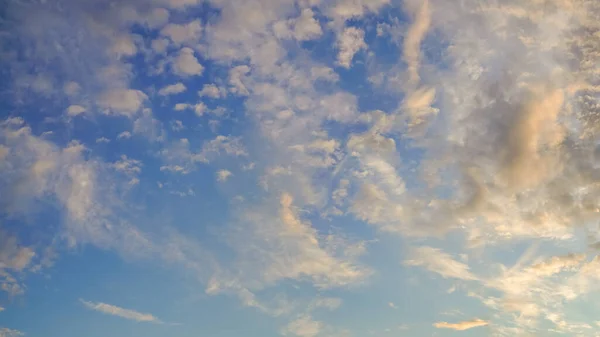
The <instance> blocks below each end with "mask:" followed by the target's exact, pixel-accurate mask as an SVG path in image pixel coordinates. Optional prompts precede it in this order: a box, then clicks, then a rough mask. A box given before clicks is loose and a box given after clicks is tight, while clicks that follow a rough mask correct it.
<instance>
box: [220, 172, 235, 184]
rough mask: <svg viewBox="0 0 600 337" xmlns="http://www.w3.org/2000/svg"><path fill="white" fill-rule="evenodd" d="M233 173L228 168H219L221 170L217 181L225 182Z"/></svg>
mask: <svg viewBox="0 0 600 337" xmlns="http://www.w3.org/2000/svg"><path fill="white" fill-rule="evenodd" d="M232 175H233V173H231V171H228V170H219V171H217V181H219V182H225V181H227V179H229V177H231V176H232Z"/></svg>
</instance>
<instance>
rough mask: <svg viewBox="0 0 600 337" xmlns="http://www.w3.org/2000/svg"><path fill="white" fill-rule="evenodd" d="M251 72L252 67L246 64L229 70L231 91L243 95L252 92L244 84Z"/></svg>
mask: <svg viewBox="0 0 600 337" xmlns="http://www.w3.org/2000/svg"><path fill="white" fill-rule="evenodd" d="M249 72H250V67H248V66H246V65H241V66H237V67H234V68H232V69H231V70H229V85H230V86H231V88H229V91H230V92H232V93H234V94H237V95H242V96H247V95H249V94H250V92H249V91H248V89H247V88H246V85H245V84H244V78H245V77H246V75H248V73H249Z"/></svg>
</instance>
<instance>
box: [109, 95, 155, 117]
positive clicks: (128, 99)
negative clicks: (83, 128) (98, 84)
mask: <svg viewBox="0 0 600 337" xmlns="http://www.w3.org/2000/svg"><path fill="white" fill-rule="evenodd" d="M146 99H148V96H146V94H144V93H143V92H141V91H139V90H132V89H110V90H107V91H106V92H104V93H103V94H101V95H100V97H98V100H97V103H98V105H99V106H100V107H101V108H103V109H105V111H106V112H107V113H113V114H116V115H124V116H127V117H133V115H134V114H135V113H137V112H138V111H139V110H140V109H141V108H142V106H143V104H144V101H146Z"/></svg>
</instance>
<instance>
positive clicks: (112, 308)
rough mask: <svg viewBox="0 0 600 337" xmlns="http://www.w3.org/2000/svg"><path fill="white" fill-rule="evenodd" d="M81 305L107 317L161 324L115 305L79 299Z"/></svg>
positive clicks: (154, 319)
mask: <svg viewBox="0 0 600 337" xmlns="http://www.w3.org/2000/svg"><path fill="white" fill-rule="evenodd" d="M80 301H81V303H83V304H84V305H85V306H86V307H87V308H89V309H92V310H95V311H99V312H102V313H105V314H108V315H113V316H119V317H123V318H125V319H129V320H132V321H138V322H151V323H162V321H161V320H159V319H158V318H156V317H155V316H154V315H152V314H146V313H141V312H138V311H135V310H131V309H125V308H121V307H117V306H116V305H111V304H106V303H102V302H89V301H85V300H83V299H80Z"/></svg>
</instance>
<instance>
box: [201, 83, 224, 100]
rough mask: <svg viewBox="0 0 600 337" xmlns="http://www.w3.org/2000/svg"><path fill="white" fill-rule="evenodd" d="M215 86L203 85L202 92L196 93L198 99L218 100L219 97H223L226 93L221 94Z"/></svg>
mask: <svg viewBox="0 0 600 337" xmlns="http://www.w3.org/2000/svg"><path fill="white" fill-rule="evenodd" d="M221 91H222V90H220V89H219V88H218V87H217V86H216V85H214V84H205V85H204V86H203V87H202V90H200V91H198V95H199V96H200V97H204V96H206V97H210V98H219V97H220V96H225V95H226V94H227V93H226V92H225V91H223V92H221Z"/></svg>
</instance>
